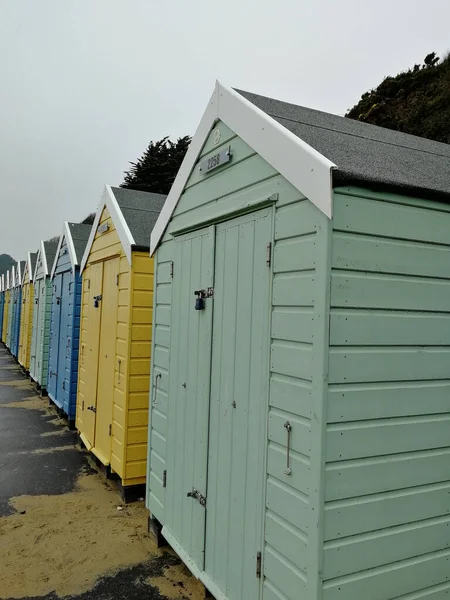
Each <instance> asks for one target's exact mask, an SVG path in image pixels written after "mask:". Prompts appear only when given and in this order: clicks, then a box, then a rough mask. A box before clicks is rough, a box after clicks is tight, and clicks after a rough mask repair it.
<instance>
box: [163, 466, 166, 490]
mask: <svg viewBox="0 0 450 600" xmlns="http://www.w3.org/2000/svg"><path fill="white" fill-rule="evenodd" d="M165 487H167V471H166V469H164V471H163V488H165Z"/></svg>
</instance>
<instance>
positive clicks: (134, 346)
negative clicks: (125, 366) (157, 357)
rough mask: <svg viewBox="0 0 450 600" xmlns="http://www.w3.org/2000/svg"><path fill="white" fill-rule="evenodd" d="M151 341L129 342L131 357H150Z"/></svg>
mask: <svg viewBox="0 0 450 600" xmlns="http://www.w3.org/2000/svg"><path fill="white" fill-rule="evenodd" d="M150 348H151V342H150V340H147V341H145V342H131V352H130V356H131V358H148V359H150Z"/></svg>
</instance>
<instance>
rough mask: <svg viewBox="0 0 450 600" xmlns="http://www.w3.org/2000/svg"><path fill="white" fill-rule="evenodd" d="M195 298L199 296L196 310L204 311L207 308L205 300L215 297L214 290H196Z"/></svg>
mask: <svg viewBox="0 0 450 600" xmlns="http://www.w3.org/2000/svg"><path fill="white" fill-rule="evenodd" d="M194 296H197V300H196V301H195V310H203V309H204V308H205V298H213V297H214V288H212V287H210V288H207V289H203V290H195V292H194Z"/></svg>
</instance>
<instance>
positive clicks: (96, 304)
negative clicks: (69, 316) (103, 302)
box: [94, 298, 98, 308]
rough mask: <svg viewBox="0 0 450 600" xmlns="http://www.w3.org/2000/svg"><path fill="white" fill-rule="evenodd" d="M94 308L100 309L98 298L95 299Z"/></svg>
mask: <svg viewBox="0 0 450 600" xmlns="http://www.w3.org/2000/svg"><path fill="white" fill-rule="evenodd" d="M94 308H98V300H97V298H95V299H94Z"/></svg>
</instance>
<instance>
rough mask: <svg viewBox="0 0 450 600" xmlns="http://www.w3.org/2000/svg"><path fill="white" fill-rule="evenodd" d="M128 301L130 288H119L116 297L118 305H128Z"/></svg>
mask: <svg viewBox="0 0 450 600" xmlns="http://www.w3.org/2000/svg"><path fill="white" fill-rule="evenodd" d="M129 303H130V290H126V289H123V290H119V294H118V297H117V304H118V306H128V305H129Z"/></svg>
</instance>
